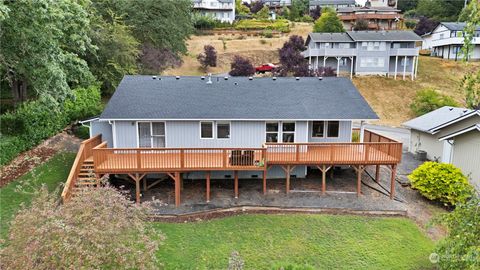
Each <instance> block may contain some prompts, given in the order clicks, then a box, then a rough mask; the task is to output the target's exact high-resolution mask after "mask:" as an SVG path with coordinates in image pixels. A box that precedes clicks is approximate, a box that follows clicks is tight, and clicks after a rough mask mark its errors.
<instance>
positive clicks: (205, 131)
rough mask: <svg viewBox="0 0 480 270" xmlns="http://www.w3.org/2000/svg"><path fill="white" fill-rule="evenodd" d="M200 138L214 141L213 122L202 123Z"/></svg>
mask: <svg viewBox="0 0 480 270" xmlns="http://www.w3.org/2000/svg"><path fill="white" fill-rule="evenodd" d="M200 138H201V139H213V122H212V121H202V122H200Z"/></svg>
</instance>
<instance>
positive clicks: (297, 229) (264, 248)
mask: <svg viewBox="0 0 480 270" xmlns="http://www.w3.org/2000/svg"><path fill="white" fill-rule="evenodd" d="M154 226H155V227H156V228H157V229H159V230H161V231H163V232H164V233H165V235H166V236H167V239H166V241H165V244H164V245H163V246H161V247H160V251H159V252H158V257H159V259H160V260H161V262H163V263H164V265H165V268H166V269H225V268H226V266H227V265H228V257H229V255H230V254H231V252H232V251H234V250H236V251H238V252H239V253H240V256H241V257H242V259H243V260H244V261H245V269H272V267H273V266H277V267H278V266H279V265H284V266H286V265H302V266H303V265H308V266H310V267H313V268H314V269H320V268H321V269H365V268H368V269H426V268H427V269H428V268H432V265H431V263H430V262H429V260H428V256H429V254H430V252H431V250H432V249H433V242H432V241H431V240H429V239H428V238H427V237H426V236H425V235H423V234H422V233H421V232H420V231H419V230H418V228H417V227H416V225H415V224H414V223H413V222H412V221H410V220H408V219H406V218H376V217H360V216H342V215H340V216H335V215H301V214H295V215H242V216H236V217H228V218H224V219H216V220H211V221H203V222H195V223H185V224H170V223H155V224H154Z"/></svg>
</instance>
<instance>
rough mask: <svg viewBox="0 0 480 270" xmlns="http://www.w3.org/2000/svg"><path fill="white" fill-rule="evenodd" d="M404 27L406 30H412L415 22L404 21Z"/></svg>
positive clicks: (415, 24)
mask: <svg viewBox="0 0 480 270" xmlns="http://www.w3.org/2000/svg"><path fill="white" fill-rule="evenodd" d="M405 26H406V27H407V28H408V29H414V28H415V27H416V26H417V22H416V21H414V20H406V21H405Z"/></svg>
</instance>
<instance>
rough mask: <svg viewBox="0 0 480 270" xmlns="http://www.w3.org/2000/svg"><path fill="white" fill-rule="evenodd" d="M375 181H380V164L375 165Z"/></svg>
mask: <svg viewBox="0 0 480 270" xmlns="http://www.w3.org/2000/svg"><path fill="white" fill-rule="evenodd" d="M375 182H377V183H379V182H380V165H376V166H375Z"/></svg>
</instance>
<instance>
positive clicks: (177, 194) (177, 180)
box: [175, 172, 181, 207]
mask: <svg viewBox="0 0 480 270" xmlns="http://www.w3.org/2000/svg"><path fill="white" fill-rule="evenodd" d="M180 191H181V190H180V172H176V173H175V206H177V207H178V206H180Z"/></svg>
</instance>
